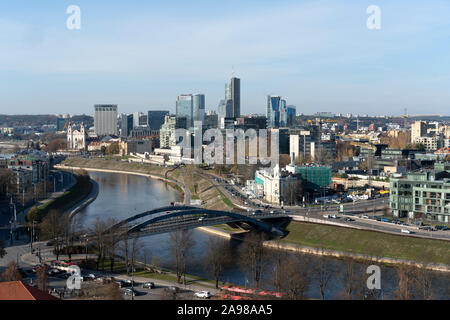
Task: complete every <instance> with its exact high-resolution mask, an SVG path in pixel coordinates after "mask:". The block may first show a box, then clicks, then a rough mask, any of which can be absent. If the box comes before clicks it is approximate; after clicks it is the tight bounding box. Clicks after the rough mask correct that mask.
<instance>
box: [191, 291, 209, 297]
mask: <svg viewBox="0 0 450 320" xmlns="http://www.w3.org/2000/svg"><path fill="white" fill-rule="evenodd" d="M194 296H195V297H197V298H202V299H209V298H211V293H209V291H199V292H196V293H194Z"/></svg>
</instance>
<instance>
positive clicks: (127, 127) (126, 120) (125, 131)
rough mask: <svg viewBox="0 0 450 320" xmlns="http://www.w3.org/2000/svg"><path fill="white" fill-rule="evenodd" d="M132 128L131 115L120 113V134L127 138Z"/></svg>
mask: <svg viewBox="0 0 450 320" xmlns="http://www.w3.org/2000/svg"><path fill="white" fill-rule="evenodd" d="M131 130H133V115H132V114H124V113H122V114H121V116H120V136H121V137H122V138H127V137H128V136H129V135H130V133H131Z"/></svg>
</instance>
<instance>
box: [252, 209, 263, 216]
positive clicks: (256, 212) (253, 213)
mask: <svg viewBox="0 0 450 320" xmlns="http://www.w3.org/2000/svg"><path fill="white" fill-rule="evenodd" d="M261 213H262V211H261V210H259V209H258V210H255V211H253V212H252V215H255V214H261Z"/></svg>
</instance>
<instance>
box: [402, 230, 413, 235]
mask: <svg viewBox="0 0 450 320" xmlns="http://www.w3.org/2000/svg"><path fill="white" fill-rule="evenodd" d="M401 232H402V233H407V234H410V233H411V231H409V230H408V229H402V231H401Z"/></svg>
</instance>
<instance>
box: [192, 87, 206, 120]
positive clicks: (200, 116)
mask: <svg viewBox="0 0 450 320" xmlns="http://www.w3.org/2000/svg"><path fill="white" fill-rule="evenodd" d="M193 116H194V121H201V122H202V124H204V123H205V95H204V94H196V95H194V100H193Z"/></svg>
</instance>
